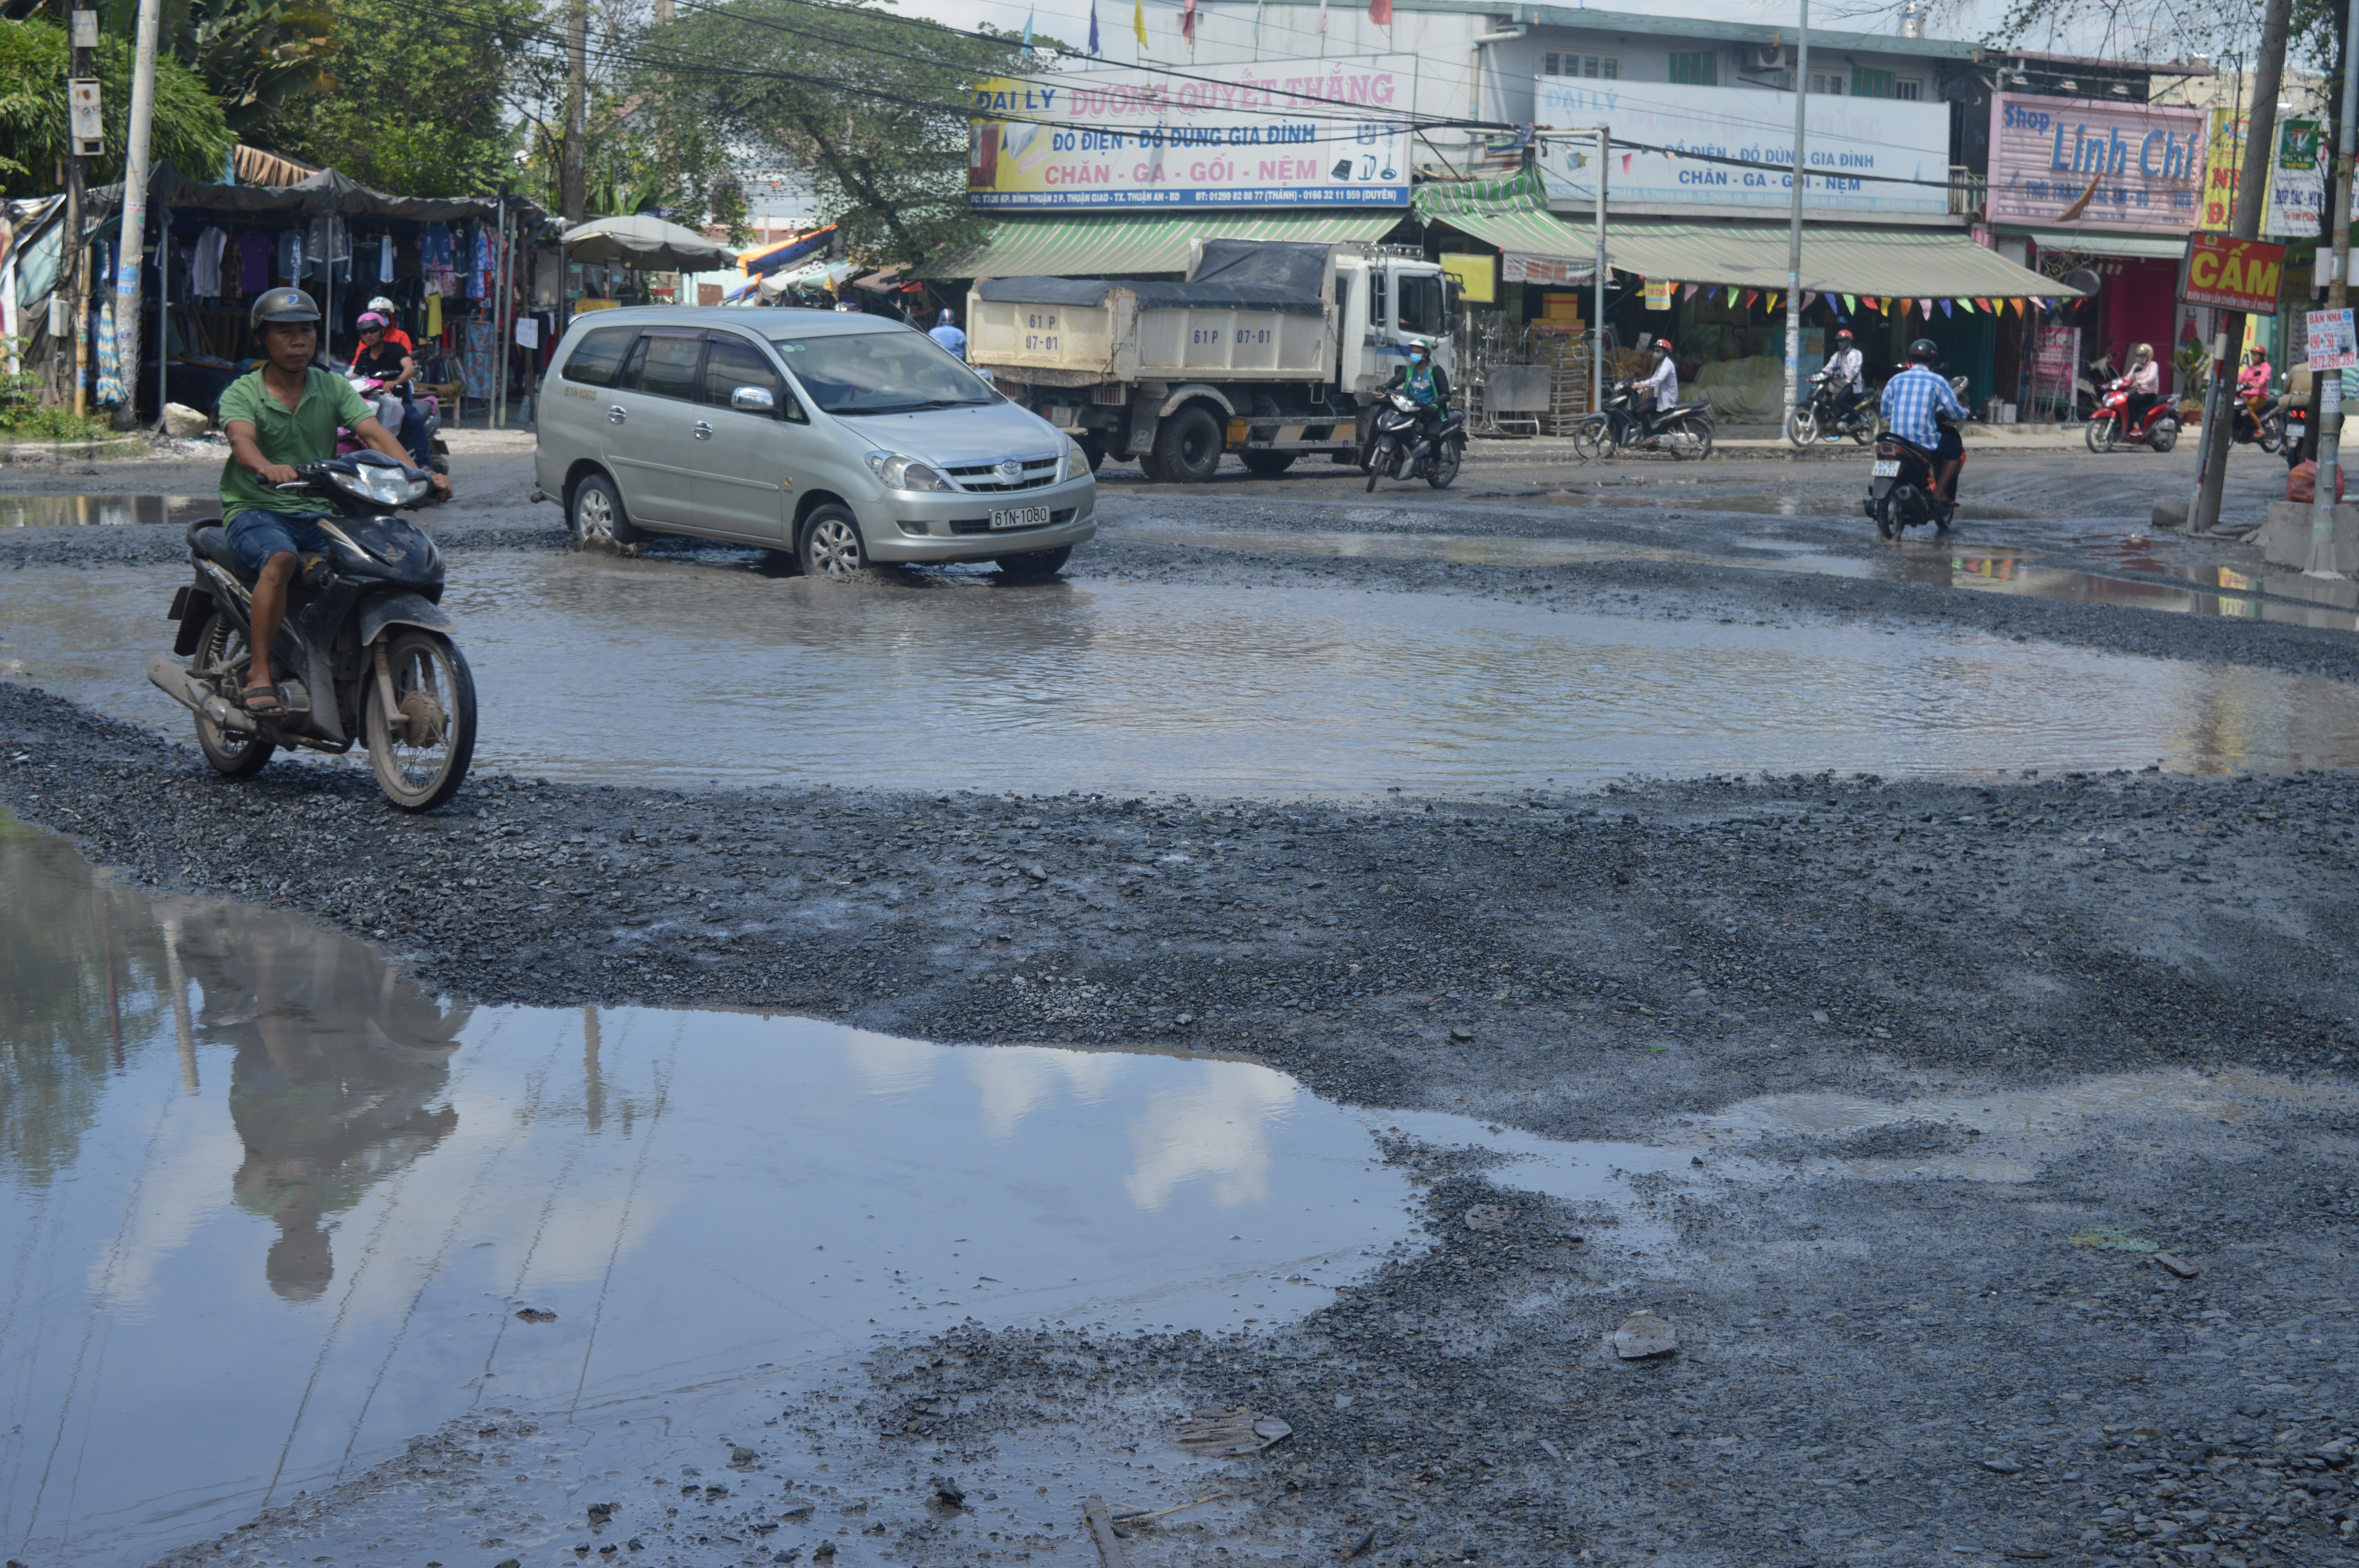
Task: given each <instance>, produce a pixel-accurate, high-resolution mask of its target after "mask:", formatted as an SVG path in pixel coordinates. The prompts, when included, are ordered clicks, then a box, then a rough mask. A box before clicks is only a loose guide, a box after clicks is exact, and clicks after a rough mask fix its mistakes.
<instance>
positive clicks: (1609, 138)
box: [1589, 125, 1645, 414]
mask: <svg viewBox="0 0 2359 1568" xmlns="http://www.w3.org/2000/svg"><path fill="white" fill-rule="evenodd" d="M1613 150H1614V134H1613V132H1611V131H1609V130H1607V129H1606V128H1605V127H1604V126H1603V125H1600V126H1598V127H1597V254H1596V255H1595V257H1593V266H1594V268H1595V276H1594V278H1593V282H1594V283H1595V285H1596V287H1597V319H1595V320H1594V321H1592V322H1591V323H1590V324H1589V358H1590V366H1589V395H1590V412H1591V413H1593V414H1603V413H1604V412H1605V270H1606V269H1605V168H1606V155H1607V154H1609V153H1610V152H1612V151H1613ZM1640 303H1641V304H1644V303H1645V301H1643V300H1641V301H1640Z"/></svg>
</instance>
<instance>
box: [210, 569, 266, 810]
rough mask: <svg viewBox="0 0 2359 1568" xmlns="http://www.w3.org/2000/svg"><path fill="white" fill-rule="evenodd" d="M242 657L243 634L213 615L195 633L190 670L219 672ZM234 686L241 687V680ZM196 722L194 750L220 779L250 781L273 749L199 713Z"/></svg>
mask: <svg viewBox="0 0 2359 1568" xmlns="http://www.w3.org/2000/svg"><path fill="white" fill-rule="evenodd" d="M244 658H245V633H244V632H243V631H241V630H240V629H239V628H238V625H237V622H234V621H232V620H231V619H230V618H229V617H228V616H226V615H223V613H222V612H221V611H218V610H216V611H213V613H212V616H211V618H209V619H208V620H207V621H206V622H205V625H204V630H203V631H201V632H199V633H197V656H196V658H195V660H194V662H192V663H191V664H190V668H191V669H194V670H199V671H211V670H220V669H223V668H225V667H227V666H229V665H233V664H235V663H237V662H239V661H241V660H243V659H244ZM236 684H237V685H240V686H242V685H244V684H245V683H244V680H243V678H241V679H240V680H239V681H238V682H237V683H236ZM196 719H197V750H198V751H200V752H203V753H204V754H205V761H206V762H211V763H212V765H213V771H214V772H215V773H221V774H222V775H223V776H224V777H227V778H233V779H250V778H252V777H253V776H254V775H255V774H256V773H260V772H261V771H262V769H263V765H264V764H265V763H266V762H269V761H270V755H271V753H272V752H275V751H277V747H276V746H273V745H272V744H271V743H270V742H269V741H266V740H264V739H262V737H260V736H259V735H251V734H248V733H246V732H245V730H224V729H223V728H222V727H221V726H220V725H218V724H216V723H214V722H213V721H212V719H208V718H206V717H205V716H204V715H203V714H201V713H200V714H198V715H197V716H196Z"/></svg>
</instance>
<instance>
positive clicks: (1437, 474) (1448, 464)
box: [1425, 441, 1459, 490]
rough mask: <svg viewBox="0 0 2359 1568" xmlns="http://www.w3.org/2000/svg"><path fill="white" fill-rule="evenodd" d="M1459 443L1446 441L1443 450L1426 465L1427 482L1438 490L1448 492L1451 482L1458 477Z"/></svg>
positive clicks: (1436, 453) (1434, 455)
mask: <svg viewBox="0 0 2359 1568" xmlns="http://www.w3.org/2000/svg"><path fill="white" fill-rule="evenodd" d="M1458 460H1459V450H1458V443H1457V442H1455V441H1444V442H1442V443H1441V449H1440V451H1438V452H1435V453H1434V454H1433V457H1432V459H1431V460H1430V461H1429V462H1427V464H1426V465H1425V482H1426V483H1428V484H1430V485H1431V486H1433V488H1434V489H1436V490H1448V489H1449V488H1450V481H1452V480H1454V479H1456V478H1457V477H1458Z"/></svg>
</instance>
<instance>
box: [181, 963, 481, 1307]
mask: <svg viewBox="0 0 2359 1568" xmlns="http://www.w3.org/2000/svg"><path fill="white" fill-rule="evenodd" d="M225 935H226V934H225ZM229 940H230V942H231V943H232V944H233V946H232V948H231V951H230V952H229V953H227V954H224V955H223V957H225V958H226V959H227V960H228V962H227V964H226V965H224V967H225V968H231V969H233V970H234V969H235V968H243V967H245V965H246V964H250V977H251V992H250V994H251V997H252V1001H251V1005H250V1010H249V1009H240V1010H239V1011H238V1012H237V1013H236V1014H235V1015H234V1016H233V1017H229V1018H224V1019H220V1020H213V1019H210V1018H209V1019H208V1020H207V1021H206V1023H207V1026H208V1027H207V1029H206V1033H210V1034H212V1035H213V1036H214V1037H216V1038H226V1039H229V1040H233V1041H234V1042H235V1043H236V1045H237V1056H236V1060H235V1062H234V1065H233V1066H232V1068H231V1081H230V1091H229V1108H230V1119H231V1120H232V1121H233V1122H234V1124H235V1126H236V1128H237V1133H238V1138H239V1140H240V1141H242V1142H243V1143H244V1144H245V1162H244V1163H243V1164H242V1165H240V1166H239V1168H238V1171H237V1175H236V1178H235V1180H234V1184H233V1187H234V1192H235V1195H236V1199H237V1203H238V1205H239V1206H240V1207H243V1208H245V1209H248V1210H251V1211H253V1212H255V1213H256V1214H266V1215H268V1216H270V1217H271V1218H272V1219H274V1220H275V1221H277V1225H278V1239H277V1241H275V1242H273V1243H272V1244H271V1248H270V1253H269V1257H268V1259H267V1260H266V1262H265V1264H264V1273H265V1275H266V1277H267V1279H268V1280H269V1282H270V1288H271V1289H272V1290H273V1291H275V1292H277V1293H278V1294H279V1295H280V1296H282V1297H284V1298H285V1299H287V1300H288V1301H310V1300H312V1299H314V1298H316V1297H318V1296H319V1295H320V1294H321V1292H324V1291H326V1289H327V1288H328V1283H329V1281H331V1280H332V1278H333V1277H334V1274H335V1266H334V1261H333V1260H332V1257H331V1255H330V1252H329V1234H330V1231H331V1229H332V1227H331V1226H329V1225H327V1224H326V1223H325V1222H326V1221H328V1220H329V1219H330V1218H331V1217H332V1216H334V1215H337V1214H340V1213H342V1211H343V1210H345V1209H348V1208H351V1207H352V1206H353V1205H354V1204H356V1203H358V1202H359V1201H360V1200H361V1198H362V1196H363V1195H364V1194H365V1193H366V1192H367V1190H368V1187H369V1185H370V1184H372V1183H374V1182H376V1181H378V1180H380V1179H382V1178H383V1177H385V1176H387V1175H390V1174H392V1173H395V1172H397V1171H399V1170H401V1169H402V1168H403V1167H404V1166H406V1165H408V1163H409V1162H411V1161H412V1160H414V1159H416V1158H417V1157H418V1156H419V1155H420V1154H422V1153H425V1152H427V1151H429V1150H430V1149H432V1148H433V1147H434V1145H435V1144H437V1143H438V1142H440V1141H441V1140H442V1139H444V1138H445V1137H447V1136H449V1135H450V1133H451V1130H453V1129H454V1128H455V1127H456V1126H457V1125H458V1120H459V1115H458V1112H457V1111H456V1110H454V1109H452V1108H451V1107H450V1106H449V1105H448V1104H443V1103H440V1101H441V1099H442V1095H443V1091H444V1088H445V1087H446V1086H447V1084H448V1082H449V1079H450V1058H451V1053H452V1052H453V1051H455V1050H456V1049H457V1048H458V1042H457V1040H456V1035H457V1033H458V1032H459V1030H460V1029H461V1028H462V1027H463V1026H464V1024H465V1022H466V1016H467V1015H466V1013H465V1012H464V1011H460V1012H458V1013H455V1014H453V1015H451V1017H448V1018H445V1017H444V1016H443V1015H442V1013H441V1012H440V1010H439V1009H438V1008H436V1007H435V1005H434V1003H433V1002H432V1001H431V1000H429V999H428V998H426V997H424V996H422V995H420V994H419V992H418V991H417V990H416V989H415V988H414V987H412V986H409V985H408V984H406V983H404V982H402V981H399V980H397V979H394V978H393V977H392V976H391V974H390V973H389V972H388V971H386V969H385V968H384V967H383V966H382V965H381V964H380V963H379V962H378V961H377V960H376V959H375V957H374V956H373V955H371V954H370V953H369V951H368V950H367V949H366V948H364V947H362V946H360V945H359V944H357V943H353V942H348V941H346V940H344V939H342V938H340V937H336V936H332V935H326V934H325V933H314V932H310V931H305V930H302V929H300V928H294V927H282V928H278V929H268V928H266V929H263V930H260V931H255V932H252V933H245V932H240V933H236V934H234V935H229ZM240 960H245V964H241V963H240ZM246 989H247V988H246V987H245V986H240V985H237V984H236V983H235V982H234V981H229V982H228V983H224V984H222V985H220V987H219V989H218V990H217V989H216V986H215V985H214V984H208V985H207V986H206V987H205V997H206V1011H207V1012H208V1013H211V1012H212V1009H213V1006H214V1005H215V1000H214V999H215V997H216V995H218V996H220V997H221V998H223V1000H225V1001H227V1003H228V1005H230V1006H232V1007H235V1006H236V1005H237V999H240V998H241V996H242V994H244V993H245V992H246Z"/></svg>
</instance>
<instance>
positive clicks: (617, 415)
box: [606, 403, 630, 425]
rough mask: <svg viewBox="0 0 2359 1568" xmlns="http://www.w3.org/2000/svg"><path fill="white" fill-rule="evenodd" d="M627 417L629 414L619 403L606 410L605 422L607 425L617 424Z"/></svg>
mask: <svg viewBox="0 0 2359 1568" xmlns="http://www.w3.org/2000/svg"><path fill="white" fill-rule="evenodd" d="M629 417H630V415H629V414H628V413H626V412H625V411H624V408H623V406H622V405H621V404H619V403H617V404H615V405H614V406H612V407H610V408H608V409H607V410H606V423H608V424H609V425H619V424H621V423H622V422H623V421H624V420H625V419H627V418H629Z"/></svg>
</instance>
